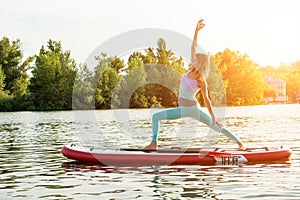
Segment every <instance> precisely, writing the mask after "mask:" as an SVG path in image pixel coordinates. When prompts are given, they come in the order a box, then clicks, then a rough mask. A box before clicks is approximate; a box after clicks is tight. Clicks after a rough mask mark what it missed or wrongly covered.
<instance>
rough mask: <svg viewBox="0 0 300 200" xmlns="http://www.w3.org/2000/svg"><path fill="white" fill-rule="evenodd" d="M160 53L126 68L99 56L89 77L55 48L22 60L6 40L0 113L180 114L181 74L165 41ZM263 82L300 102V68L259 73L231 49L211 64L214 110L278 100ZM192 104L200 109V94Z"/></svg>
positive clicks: (0, 58) (134, 57)
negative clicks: (170, 110)
mask: <svg viewBox="0 0 300 200" xmlns="http://www.w3.org/2000/svg"><path fill="white" fill-rule="evenodd" d="M157 46H158V47H157V48H153V47H149V48H146V49H145V51H144V52H133V53H132V54H130V55H129V57H128V60H127V63H126V64H125V63H124V61H123V60H121V59H120V58H119V57H116V56H113V57H108V56H107V55H106V54H105V53H102V54H101V55H99V56H97V57H95V59H96V60H97V61H98V64H97V66H96V67H95V69H94V70H93V71H90V70H89V69H88V68H87V66H86V65H85V64H81V65H77V64H76V63H75V61H74V59H72V58H71V56H70V52H69V51H63V49H62V46H61V43H60V42H55V41H52V40H49V41H48V43H47V46H46V47H44V46H42V47H41V49H40V52H39V54H38V55H35V56H32V57H29V58H27V59H23V55H22V51H21V43H20V40H16V41H12V42H11V41H10V40H9V39H8V38H6V37H4V38H2V40H0V111H18V110H62V109H94V108H97V109H109V108H149V107H161V106H163V107H174V106H177V96H178V90H179V84H180V80H181V77H182V75H183V74H184V73H185V72H186V68H185V67H184V62H183V59H182V57H177V56H175V54H174V52H173V51H172V50H169V49H167V46H166V42H165V40H164V39H162V38H159V40H158V42H157ZM34 59H35V63H34V66H33V67H32V66H30V65H31V62H32V61H33V60H34ZM22 61H23V62H22ZM31 69H32V71H31V74H32V77H31V78H30V81H29V77H28V74H27V72H28V71H29V70H31ZM265 75H269V76H272V77H278V78H281V79H283V80H285V81H286V82H287V95H288V96H289V97H290V98H295V96H296V94H300V61H296V62H294V63H292V64H290V65H282V66H280V67H278V68H275V67H272V66H268V67H265V68H261V67H258V65H257V64H255V63H254V62H253V61H252V60H250V59H249V57H248V56H247V55H246V54H244V55H241V54H240V53H239V52H233V51H231V50H229V49H225V50H224V51H223V52H219V53H217V54H215V55H213V56H211V66H210V73H209V76H208V78H207V83H208V88H209V96H210V98H211V100H212V103H213V105H214V106H224V104H228V105H254V104H260V103H261V102H262V97H263V96H265V97H272V98H275V97H276V92H275V91H274V90H272V89H270V88H269V87H268V85H267V84H266V83H264V82H263V76H265ZM197 98H198V99H199V101H200V102H202V99H201V93H199V94H197ZM202 103H203V102H202Z"/></svg>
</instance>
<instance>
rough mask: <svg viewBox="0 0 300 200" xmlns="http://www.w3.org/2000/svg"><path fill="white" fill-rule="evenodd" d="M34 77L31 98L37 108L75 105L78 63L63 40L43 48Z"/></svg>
mask: <svg viewBox="0 0 300 200" xmlns="http://www.w3.org/2000/svg"><path fill="white" fill-rule="evenodd" d="M32 75H33V77H32V78H31V79H30V87H29V90H30V93H31V99H32V101H33V103H34V106H35V109H38V110H58V109H71V108H72V90H73V85H74V80H75V77H76V75H77V69H76V63H75V61H74V59H72V58H71V57H70V52H69V51H65V52H64V51H63V50H62V46H61V43H60V42H56V41H52V40H51V39H50V40H49V41H48V43H47V47H46V49H45V47H44V46H42V48H41V49H40V52H39V55H37V56H36V60H35V66H34V69H33V71H32Z"/></svg>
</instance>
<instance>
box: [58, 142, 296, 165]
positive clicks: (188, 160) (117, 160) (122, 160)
mask: <svg viewBox="0 0 300 200" xmlns="http://www.w3.org/2000/svg"><path fill="white" fill-rule="evenodd" d="M61 152H62V154H63V155H64V156H65V157H67V158H70V159H72V160H76V161H80V162H89V163H99V164H100V163H101V164H103V165H118V164H132V165H135V164H143V165H171V164H172V165H212V164H218V163H220V164H226V165H232V164H233V165H234V164H239V163H261V162H263V163H266V162H272V161H287V160H289V158H290V156H291V154H292V151H291V150H290V149H289V148H283V147H271V148H268V147H261V148H247V149H246V150H245V151H237V150H234V149H220V148H214V149H213V150H211V151H210V150H209V151H208V150H203V149H200V148H188V149H179V150H178V149H162V150H157V151H153V150H143V149H125V148H124V149H117V148H94V147H92V148H90V147H83V146H78V145H74V144H68V145H65V146H64V147H63V148H62V150H61Z"/></svg>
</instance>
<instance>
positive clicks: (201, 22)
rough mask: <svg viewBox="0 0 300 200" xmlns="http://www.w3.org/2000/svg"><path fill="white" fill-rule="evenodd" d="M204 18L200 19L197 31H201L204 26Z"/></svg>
mask: <svg viewBox="0 0 300 200" xmlns="http://www.w3.org/2000/svg"><path fill="white" fill-rule="evenodd" d="M203 21H204V19H200V20H199V21H198V23H197V27H196V31H200V30H201V29H202V28H203V27H204V26H205V24H204V23H203Z"/></svg>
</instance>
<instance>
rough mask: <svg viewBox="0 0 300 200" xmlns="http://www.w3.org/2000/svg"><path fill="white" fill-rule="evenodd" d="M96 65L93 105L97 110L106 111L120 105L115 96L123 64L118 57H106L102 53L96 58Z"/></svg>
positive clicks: (117, 97)
mask: <svg viewBox="0 0 300 200" xmlns="http://www.w3.org/2000/svg"><path fill="white" fill-rule="evenodd" d="M96 60H98V65H97V66H96V67H95V70H94V71H95V76H94V84H95V88H96V92H95V104H96V108H97V109H108V108H114V107H118V106H119V105H120V103H121V102H120V100H119V96H118V95H115V94H117V93H118V91H119V89H118V86H119V85H117V84H118V83H119V81H120V78H121V77H120V72H121V70H122V69H123V68H124V66H125V65H124V62H123V61H122V60H121V59H120V58H118V57H109V58H107V57H106V54H104V53H102V54H101V55H100V56H97V57H96Z"/></svg>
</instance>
